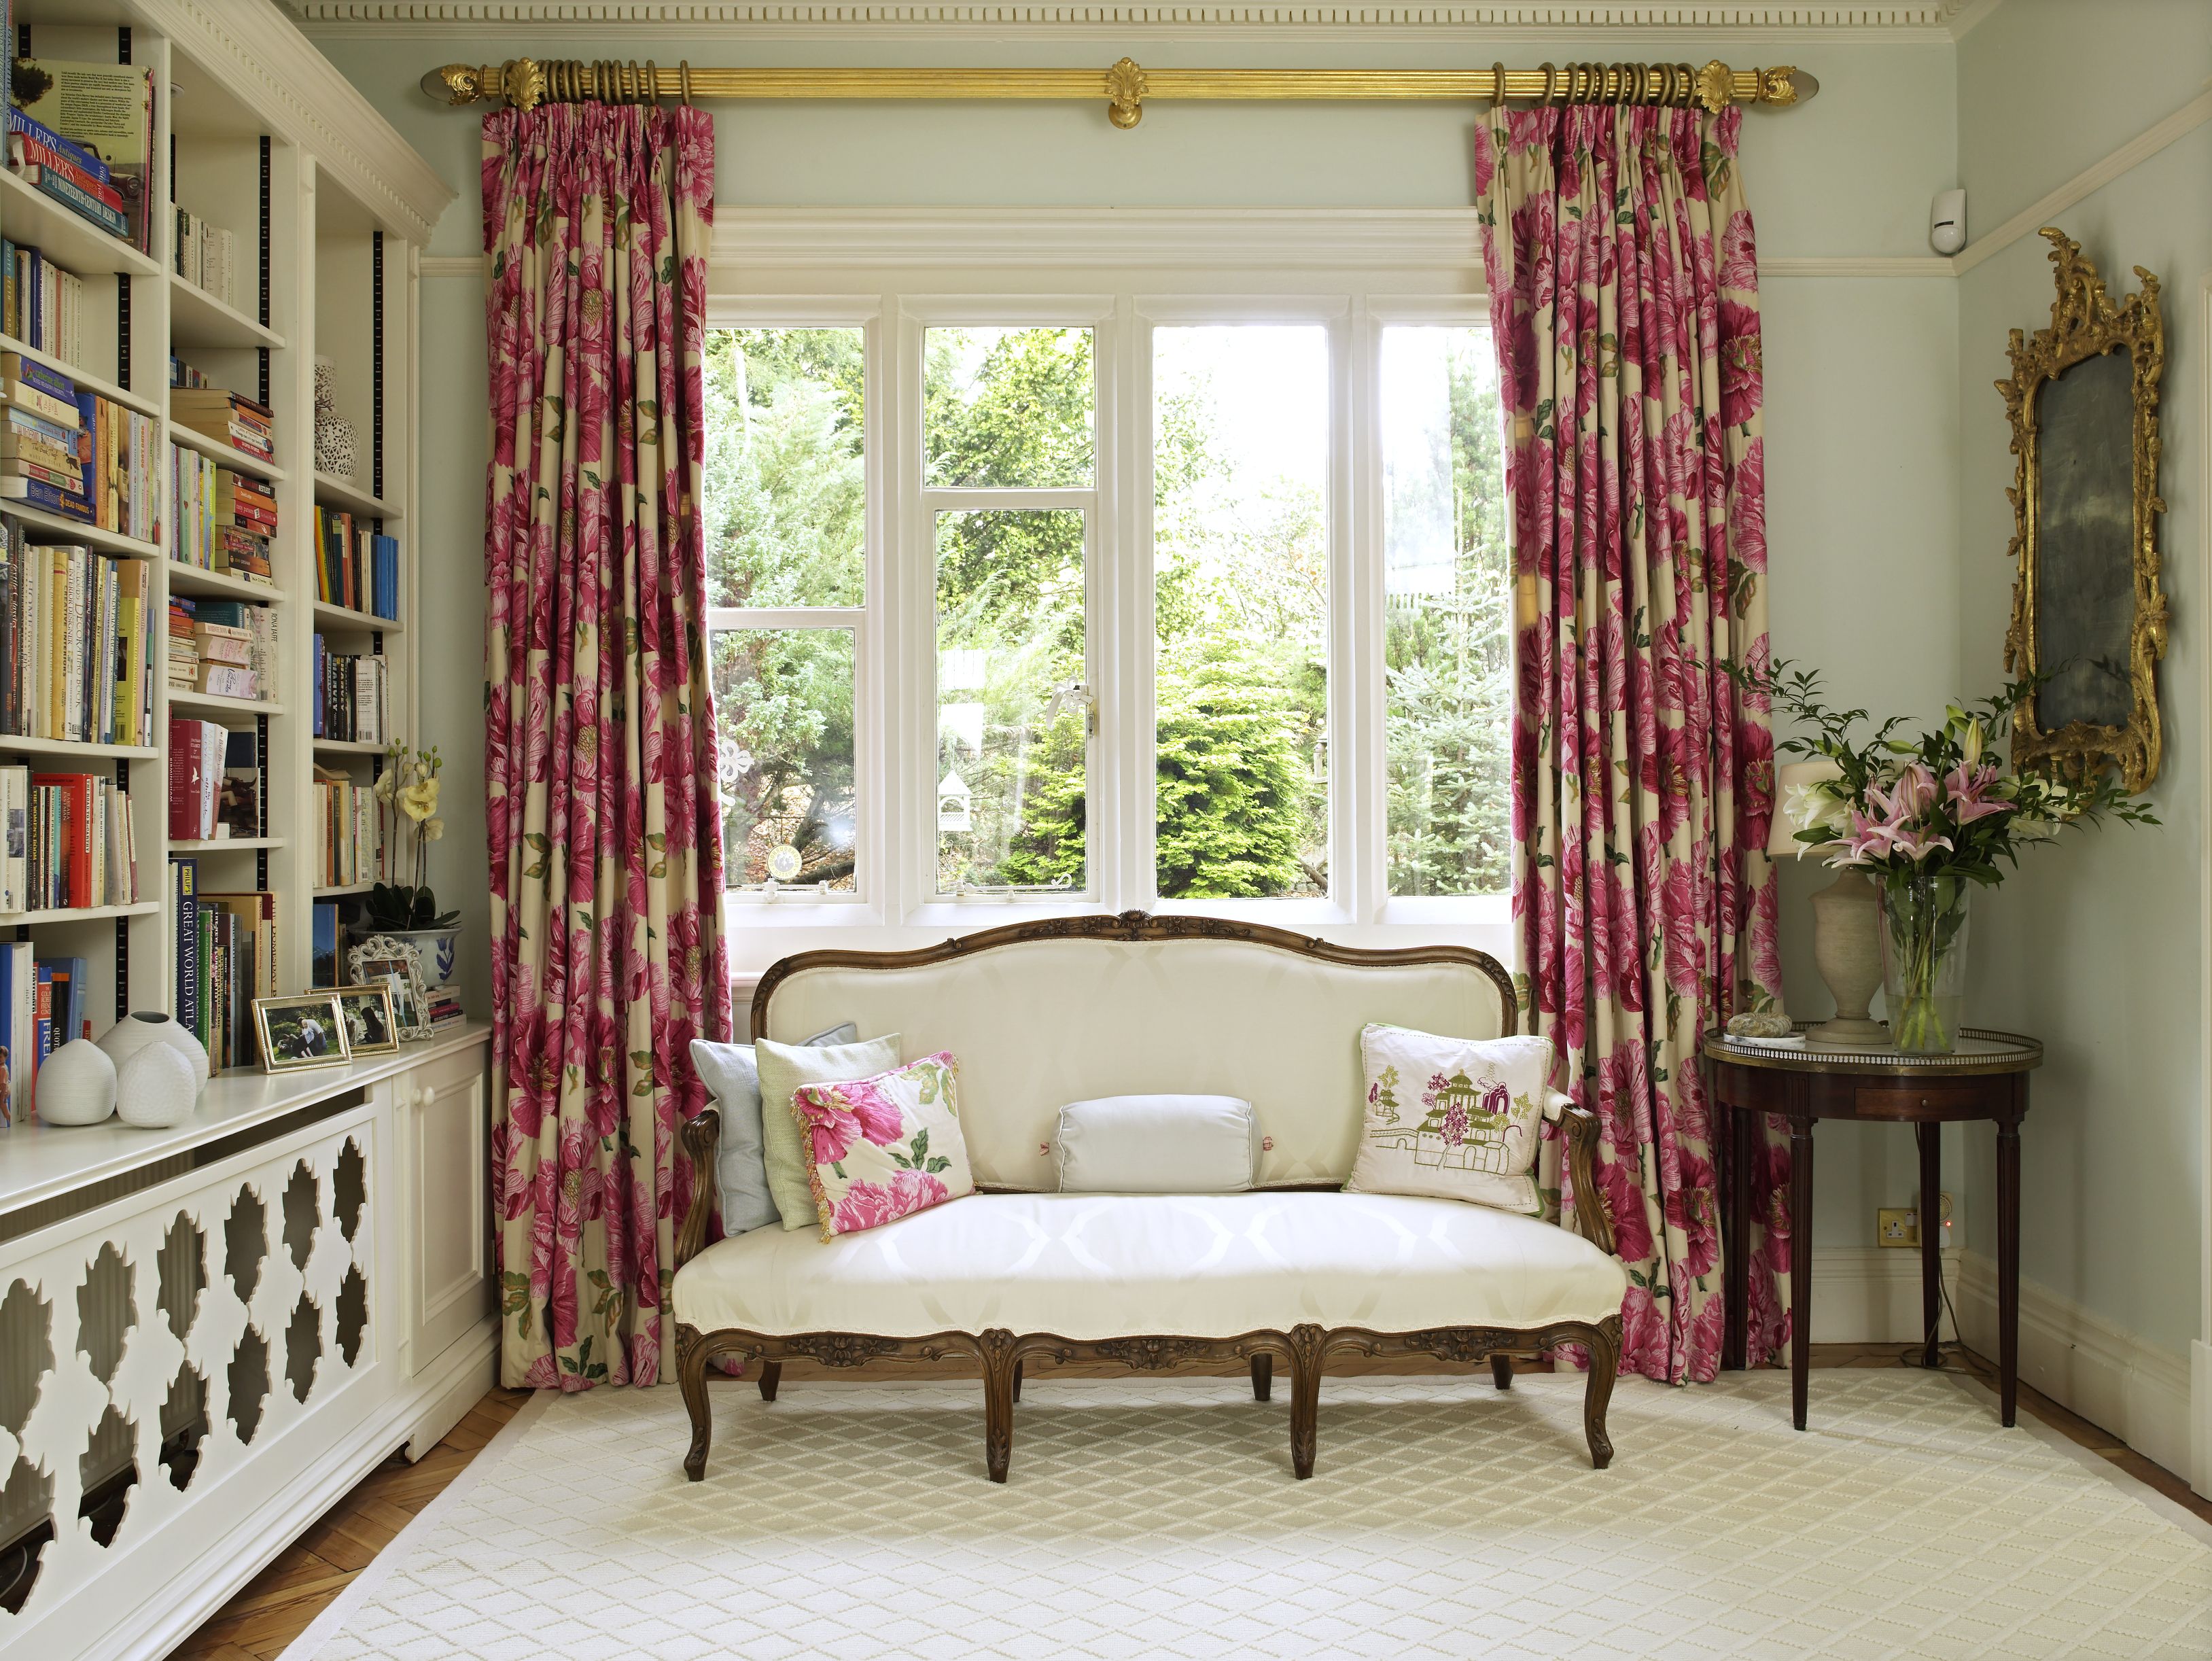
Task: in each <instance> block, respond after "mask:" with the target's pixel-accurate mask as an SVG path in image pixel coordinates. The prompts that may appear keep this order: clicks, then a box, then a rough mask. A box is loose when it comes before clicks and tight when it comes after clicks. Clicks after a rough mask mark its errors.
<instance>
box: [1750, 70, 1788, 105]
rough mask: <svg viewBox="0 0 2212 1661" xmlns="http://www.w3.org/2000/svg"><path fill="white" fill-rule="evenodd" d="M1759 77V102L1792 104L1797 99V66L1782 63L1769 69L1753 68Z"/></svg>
mask: <svg viewBox="0 0 2212 1661" xmlns="http://www.w3.org/2000/svg"><path fill="white" fill-rule="evenodd" d="M1752 73H1753V74H1754V75H1756V76H1758V77H1759V97H1758V99H1757V100H1756V101H1758V102H1759V103H1761V104H1794V103H1796V101H1797V68H1796V65H1795V64H1780V65H1778V66H1777V67H1776V68H1773V69H1771V70H1753V71H1752Z"/></svg>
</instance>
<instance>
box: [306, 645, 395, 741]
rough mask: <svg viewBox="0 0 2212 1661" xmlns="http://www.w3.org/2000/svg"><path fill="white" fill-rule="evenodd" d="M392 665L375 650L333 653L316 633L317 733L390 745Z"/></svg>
mask: <svg viewBox="0 0 2212 1661" xmlns="http://www.w3.org/2000/svg"><path fill="white" fill-rule="evenodd" d="M390 669H391V665H390V663H389V662H388V661H387V660H386V659H384V658H383V657H382V656H380V655H378V654H371V653H349V652H333V651H331V650H329V649H328V648H326V647H325V645H324V643H323V637H322V636H320V635H317V636H315V655H314V675H315V734H314V735H315V736H316V737H317V738H319V739H333V740H336V741H338V742H342V743H354V744H389V743H390V742H391V741H392V737H391V731H390V729H389V727H386V724H385V710H386V698H387V697H388V695H389V692H390V674H389V672H390Z"/></svg>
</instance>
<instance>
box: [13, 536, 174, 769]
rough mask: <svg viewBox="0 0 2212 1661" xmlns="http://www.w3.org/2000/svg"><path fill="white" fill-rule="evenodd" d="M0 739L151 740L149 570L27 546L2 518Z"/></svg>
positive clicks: (85, 553) (74, 550) (76, 550)
mask: <svg viewBox="0 0 2212 1661" xmlns="http://www.w3.org/2000/svg"><path fill="white" fill-rule="evenodd" d="M0 531H3V532H4V536H0V733H8V734H10V735H12V736H14V737H17V738H31V739H64V740H66V741H69V742H71V743H77V744H128V745H143V744H150V743H152V742H153V737H152V734H153V731H154V688H153V651H152V619H151V618H150V616H149V612H150V611H151V609H152V606H151V600H150V596H149V581H150V578H149V569H148V567H147V564H146V562H145V561H143V560H137V559H125V558H120V557H115V556H112V555H109V554H103V553H100V552H97V551H94V550H93V549H90V548H80V547H73V546H67V545H60V546H57V545H50V544H47V543H42V542H33V541H31V540H30V539H29V532H28V531H27V527H26V526H24V525H23V523H22V522H21V520H16V519H14V518H12V517H7V516H4V515H0Z"/></svg>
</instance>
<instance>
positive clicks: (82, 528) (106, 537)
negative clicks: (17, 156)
mask: <svg viewBox="0 0 2212 1661" xmlns="http://www.w3.org/2000/svg"><path fill="white" fill-rule="evenodd" d="M4 177H6V174H5V173H0V178H4ZM0 514H7V515H8V517H9V518H10V519H20V520H22V521H23V523H24V524H25V525H26V526H28V527H29V528H30V529H32V530H33V531H36V532H39V536H38V538H37V540H39V541H40V542H72V543H82V545H84V546H86V547H88V548H97V549H99V550H100V552H102V553H104V554H125V555H128V556H129V557H131V558H132V559H160V558H161V557H162V555H161V550H160V549H159V548H157V547H155V545H153V544H152V543H150V542H141V541H139V539H138V538H137V537H126V536H123V535H121V534H119V533H118V532H114V531H103V530H101V529H100V527H99V526H96V525H86V524H83V523H82V522H81V521H79V520H74V519H64V518H63V517H62V516H61V515H60V514H47V513H41V512H40V510H39V509H37V508H26V507H25V506H24V505H23V504H22V503H21V502H8V501H0Z"/></svg>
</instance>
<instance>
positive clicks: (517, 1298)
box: [483, 104, 730, 1390]
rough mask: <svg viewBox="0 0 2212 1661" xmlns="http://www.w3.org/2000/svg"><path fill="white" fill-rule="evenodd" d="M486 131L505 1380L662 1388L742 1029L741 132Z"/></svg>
mask: <svg viewBox="0 0 2212 1661" xmlns="http://www.w3.org/2000/svg"><path fill="white" fill-rule="evenodd" d="M483 138H484V153H483V240H484V254H485V259H486V289H487V292H486V297H485V315H484V322H485V330H486V334H487V337H488V342H489V355H490V371H491V375H490V384H491V465H490V477H489V481H488V486H487V491H486V501H485V514H484V526H485V528H484V579H485V582H486V585H487V587H489V590H490V594H489V617H488V619H487V623H486V637H485V642H484V678H485V682H486V686H485V710H484V784H485V792H486V804H485V806H486V821H487V828H488V833H489V843H490V855H491V937H492V997H493V1006H494V1007H493V1019H494V1022H495V1027H494V1034H493V1043H492V1056H493V1062H492V1065H493V1074H492V1087H493V1107H492V1113H493V1129H492V1172H493V1177H492V1180H493V1184H494V1190H495V1197H496V1200H497V1203H498V1207H499V1218H498V1222H499V1256H500V1270H501V1286H502V1288H503V1292H504V1305H503V1307H504V1314H505V1321H504V1327H503V1334H504V1336H503V1345H502V1360H501V1376H502V1378H504V1380H505V1382H506V1383H507V1384H510V1385H558V1386H559V1387H560V1388H561V1389H562V1390H582V1389H586V1388H588V1387H589V1386H591V1385H592V1384H599V1383H610V1384H625V1383H628V1384H652V1383H653V1382H654V1381H655V1380H656V1379H658V1378H659V1377H660V1376H661V1375H662V1373H663V1372H664V1371H672V1370H673V1366H674V1360H675V1332H674V1329H673V1325H672V1323H668V1322H665V1321H664V1320H663V1319H662V1318H661V1311H662V1304H663V1299H664V1297H665V1292H666V1287H667V1281H668V1280H669V1278H670V1277H671V1275H673V1273H674V1263H675V1239H674V1229H675V1226H676V1224H677V1222H678V1220H680V1219H681V1218H682V1216H683V1214H684V1209H685V1208H686V1207H687V1206H688V1205H689V1203H690V1192H689V1189H690V1181H689V1167H688V1166H686V1165H683V1164H682V1163H681V1162H680V1161H678V1159H676V1157H675V1154H676V1134H677V1126H678V1123H679V1122H680V1121H681V1120H683V1119H685V1118H688V1117H690V1116H691V1115H693V1114H694V1113H696V1112H697V1111H698V1110H699V1109H700V1107H701V1106H702V1104H703V1103H704V1101H705V1092H704V1090H703V1088H702V1086H701V1084H700V1082H699V1080H698V1079H697V1077H696V1075H695V1074H693V1072H692V1070H691V1065H690V1040H691V1039H692V1038H693V1037H713V1038H725V1037H728V1036H729V1020H730V1017H729V1001H728V997H727V995H726V985H727V977H726V971H725V966H724V959H723V944H722V939H721V933H720V915H719V911H718V909H717V902H718V900H719V897H720V892H721V886H722V872H721V840H720V831H719V825H720V817H719V814H718V812H717V810H716V806H715V802H714V709H713V705H712V703H711V702H710V700H709V697H708V685H707V654H706V649H705V648H706V642H705V638H704V635H703V629H704V614H705V596H706V564H705V551H704V547H703V544H702V538H701V532H700V526H699V520H698V516H697V514H696V502H697V500H698V494H699V488H700V486H699V458H700V431H699V411H700V407H701V406H700V368H699V365H700V328H701V321H702V309H703V305H704V300H705V294H706V275H707V269H706V268H707V230H708V224H709V222H711V220H712V218H713V214H714V202H713V198H714V128H713V126H712V125H711V123H710V121H709V119H708V117H707V115H706V114H705V113H703V112H702V111H699V110H696V109H690V108H684V109H678V110H673V111H663V110H658V109H644V108H631V107H610V106H601V105H594V104H583V105H555V106H546V107H544V108H540V109H537V110H532V111H529V112H522V111H518V110H512V109H509V110H501V111H500V112H499V113H496V114H494V115H490V116H487V117H486V118H485V119H484V126H483Z"/></svg>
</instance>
